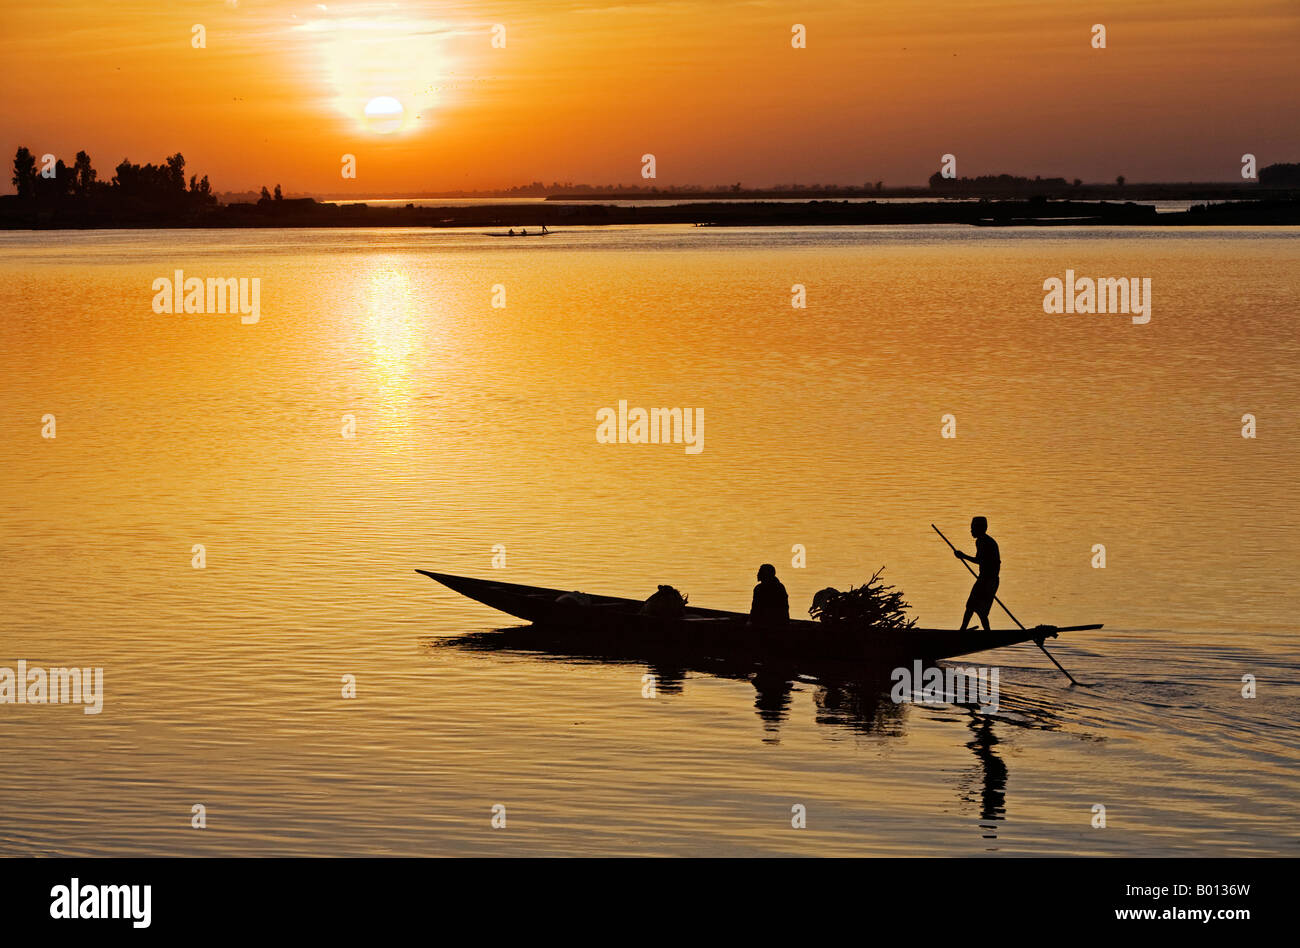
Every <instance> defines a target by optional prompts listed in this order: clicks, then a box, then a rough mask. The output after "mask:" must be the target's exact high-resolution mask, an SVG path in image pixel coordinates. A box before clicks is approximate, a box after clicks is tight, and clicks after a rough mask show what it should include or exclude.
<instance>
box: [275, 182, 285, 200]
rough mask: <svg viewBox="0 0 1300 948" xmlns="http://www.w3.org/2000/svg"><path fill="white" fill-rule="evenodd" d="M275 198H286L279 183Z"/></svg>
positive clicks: (276, 187)
mask: <svg viewBox="0 0 1300 948" xmlns="http://www.w3.org/2000/svg"><path fill="white" fill-rule="evenodd" d="M275 199H276V200H277V201H283V200H284V193H283V192H282V191H281V190H280V186H279V185H278V184H277V185H276V186H275Z"/></svg>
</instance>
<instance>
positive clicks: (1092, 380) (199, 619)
mask: <svg viewBox="0 0 1300 948" xmlns="http://www.w3.org/2000/svg"><path fill="white" fill-rule="evenodd" d="M0 250H2V251H3V252H2V253H0V311H2V313H3V316H2V317H0V369H2V371H0V398H2V400H3V406H4V410H3V412H2V413H0V461H3V464H2V465H0V489H2V490H3V493H4V496H5V498H6V502H5V503H4V504H3V505H2V506H0V531H2V535H3V543H2V545H0V550H2V553H3V557H4V564H3V565H4V568H3V570H0V601H2V602H3V605H4V611H5V620H4V623H3V626H2V628H3V632H0V646H2V647H0V666H7V667H10V668H16V667H17V663H18V662H19V661H20V660H21V661H25V662H26V663H27V664H28V666H39V667H44V668H51V667H66V666H74V665H75V666H78V667H88V668H95V667H97V668H102V669H103V676H104V677H103V681H104V685H103V696H102V700H103V704H102V710H101V711H100V712H99V713H98V714H85V713H83V709H82V708H80V707H77V706H75V705H67V704H44V705H42V704H30V703H24V704H0V746H3V747H4V750H5V754H6V758H7V760H6V766H5V767H4V768H0V853H3V854H6V855H13V854H49V855H163V854H198V855H212V854H262V855H272V854H318V855H350V854H374V855H386V854H392V855H469V854H487V855H493V854H501V855H505V854H511V855H558V854H565V855H577V854H599V855H647V854H691V855H780V854H798V855H818V854H820V855H931V854H937V855H968V854H983V853H997V854H1006V855H1014V854H1061V855H1074V854H1112V853H1123V854H1131V855H1148V854H1150V855H1184V854H1187V855H1190V854H1214V855H1245V854H1294V853H1295V852H1296V851H1297V834H1296V831H1295V827H1296V825H1297V820H1298V818H1300V801H1298V796H1300V795H1298V794H1297V793H1296V790H1297V763H1298V758H1300V739H1298V735H1300V711H1298V710H1297V708H1298V699H1300V687H1298V686H1297V684H1296V667H1297V660H1298V658H1300V648H1297V639H1296V632H1295V625H1294V621H1295V615H1296V612H1297V606H1298V605H1300V602H1298V599H1300V597H1297V595H1296V592H1295V589H1296V580H1297V576H1300V541H1298V533H1297V527H1298V525H1300V516H1298V515H1297V511H1296V500H1295V471H1296V470H1297V466H1298V462H1300V423H1298V420H1297V408H1298V406H1300V373H1298V371H1297V364H1298V363H1297V355H1298V351H1297V350H1298V349H1300V342H1298V337H1297V333H1296V330H1295V319H1296V315H1297V303H1298V302H1300V230H1297V229H1294V228H1285V229H1234V230H1216V229H1190V228H1168V229H1161V228H1152V229H1144V230H1138V229H1125V230H1106V229H1077V230H1076V229H1070V230H1066V229H1051V230H1041V229H1014V228H1013V229H998V230H994V231H989V230H978V229H970V228H961V227H946V226H942V227H897V228H872V227H862V228H836V229H831V228H826V229H822V228H793V229H743V228H726V229H722V228H708V229H695V228H689V227H616V228H606V229H600V228H591V229H573V230H567V231H562V232H560V233H556V234H554V235H552V236H550V237H547V238H545V239H544V240H531V239H530V240H509V239H496V238H491V237H486V236H482V235H479V234H473V233H462V232H429V231H421V230H404V229H402V230H398V229H394V230H339V229H330V230H283V231H277V230H257V231H236V230H221V231H201V230H197V231H115V232H58V233H4V234H0ZM1067 269H1071V270H1074V271H1075V273H1076V274H1077V275H1078V276H1084V275H1088V276H1092V277H1123V278H1133V277H1137V278H1150V280H1151V287H1152V289H1151V304H1152V305H1151V316H1150V321H1149V322H1147V323H1145V324H1135V323H1134V322H1133V320H1132V319H1131V318H1130V316H1128V315H1122V314H1120V315H1115V314H1107V315H1100V314H1095V315H1085V314H1074V315H1048V314H1045V313H1044V311H1043V296H1044V290H1043V281H1044V280H1045V279H1047V278H1049V277H1053V276H1056V277H1061V278H1064V276H1065V272H1066V270H1067ZM176 270H182V271H183V272H184V274H185V275H186V276H187V277H193V276H197V277H201V278H208V277H216V278H228V277H229V278H236V279H239V278H245V279H249V280H252V279H257V280H259V281H260V283H259V286H260V298H259V311H258V314H257V316H258V318H257V322H255V323H245V322H243V321H241V319H240V318H239V316H238V315H231V314H224V315H223V314H182V315H177V314H157V313H155V312H154V310H153V307H152V302H153V300H154V297H155V291H154V289H153V283H154V281H155V279H157V278H161V277H167V278H171V277H172V275H173V274H174V272H175V271H176ZM795 284H800V285H802V286H803V287H804V291H805V293H806V302H807V305H806V307H805V308H794V307H792V305H791V299H792V287H793V286H794V285H795ZM494 301H495V302H496V303H497V304H500V303H503V302H504V305H495V306H494V305H493V304H494ZM620 401H626V402H627V403H628V405H629V406H633V407H636V406H643V407H647V408H650V407H680V408H683V409H700V410H702V412H703V418H704V426H703V431H702V442H701V445H702V450H700V451H699V452H698V453H688V452H687V451H685V450H684V446H683V445H682V444H673V443H667V444H601V443H598V441H597V439H596V413H597V412H598V411H599V410H600V409H602V408H607V407H608V408H617V406H618V403H619V402H620ZM1247 414H1249V415H1252V416H1253V417H1254V419H1255V421H1254V423H1255V426H1256V429H1255V437H1253V438H1246V437H1243V436H1242V430H1243V416H1244V415H1247ZM47 416H53V420H52V421H51V420H50V419H49V418H48V417H47ZM945 416H951V418H950V419H948V422H947V424H948V429H949V433H952V430H953V428H954V426H955V434H956V437H943V436H942V435H943V431H944V425H945ZM51 426H52V430H51ZM353 427H354V429H355V433H354V435H353V436H352V437H345V436H344V432H345V430H349V429H352V428H353ZM43 432H44V433H45V434H47V435H48V434H51V433H52V434H54V437H52V438H51V437H43ZM973 514H982V515H985V516H987V517H988V520H989V524H990V532H991V533H992V535H993V536H995V537H996V538H997V540H998V542H999V543H1000V544H1001V550H1002V560H1003V567H1002V585H1001V590H1000V595H1001V597H1002V598H1003V600H1004V601H1005V602H1006V603H1007V605H1008V606H1009V607H1010V608H1011V609H1012V610H1014V611H1015V613H1016V615H1017V616H1018V617H1019V618H1020V619H1022V620H1023V621H1025V622H1026V623H1028V624H1034V623H1039V622H1051V623H1055V624H1059V625H1066V624H1078V623H1086V622H1104V623H1105V628H1104V629H1103V630H1101V631H1099V632H1087V633H1079V634H1077V635H1064V636H1062V638H1061V640H1060V641H1059V642H1057V643H1055V644H1053V645H1051V646H1050V647H1051V648H1052V651H1053V653H1054V654H1055V655H1056V656H1057V657H1058V658H1059V659H1060V661H1061V662H1062V663H1063V664H1064V665H1065V666H1066V668H1068V669H1070V670H1071V671H1072V672H1073V673H1074V674H1075V676H1076V677H1077V678H1079V679H1080V680H1081V681H1082V682H1083V683H1084V685H1083V686H1080V687H1071V686H1070V685H1069V683H1068V682H1067V681H1066V680H1065V679H1064V677H1063V676H1061V675H1060V674H1059V673H1058V672H1057V671H1056V670H1055V669H1054V668H1053V667H1052V666H1051V665H1050V664H1049V663H1048V662H1047V660H1046V659H1045V658H1044V657H1043V656H1042V654H1041V653H1039V652H1038V651H1037V649H1035V648H1034V647H1033V646H1032V645H1031V646H1017V647H1013V648H1009V649H1004V650H1001V651H996V652H991V653H985V654H983V655H980V656H976V657H975V658H974V659H972V660H971V661H973V662H978V663H980V664H983V665H992V666H996V667H997V668H998V669H999V675H1000V677H999V682H1000V700H999V707H998V709H997V710H996V711H995V712H992V713H987V714H986V713H981V712H979V711H978V710H976V709H974V708H970V707H964V706H949V705H940V706H924V705H915V704H913V705H896V704H894V703H892V702H891V701H890V700H889V698H888V696H887V695H884V696H882V695H881V694H880V689H879V688H878V687H877V686H875V685H873V684H845V683H834V682H829V683H828V682H823V681H819V680H815V679H800V680H796V681H793V682H790V683H782V682H776V683H773V682H771V681H764V680H762V679H761V677H760V678H756V679H754V680H746V679H745V678H743V677H736V678H726V677H717V676H713V675H709V674H706V673H703V672H698V671H690V670H672V669H657V668H656V669H648V668H646V667H643V666H638V665H635V664H615V663H608V662H601V661H595V660H574V659H566V658H565V657H563V656H547V655H537V654H529V653H518V652H511V651H501V650H492V649H487V650H485V649H468V648H462V647H457V644H456V643H457V640H458V638H459V637H460V636H463V635H464V634H466V633H471V632H482V631H486V630H492V629H496V628H500V627H503V626H508V625H510V624H511V622H512V620H510V619H508V618H507V617H504V616H501V615H499V614H496V613H493V612H491V611H490V610H488V609H486V608H485V607H482V606H480V605H477V604H475V603H473V602H469V601H467V600H463V599H461V598H459V597H457V596H456V595H454V594H453V593H451V592H450V591H448V590H446V589H443V588H442V587H440V586H437V585H435V584H434V583H432V582H430V581H429V580H428V579H426V578H424V577H422V576H419V575H417V574H416V573H415V572H414V570H415V569H416V568H417V567H419V568H428V569H434V570H440V571H444V572H450V573H459V574H466V575H475V576H490V577H492V578H498V579H502V580H505V581H510V582H519V583H528V584H534V585H542V586H552V587H560V588H565V589H582V590H586V591H589V592H599V593H606V594H611V595H624V596H632V597H638V598H640V597H644V596H646V595H648V594H649V593H650V592H653V591H654V588H655V585H656V584H658V583H672V584H673V585H675V586H677V587H678V588H680V589H681V590H683V591H684V592H686V593H687V594H689V596H690V601H691V602H692V603H693V604H698V605H704V606H712V607H716V608H728V609H742V610H743V609H746V608H747V607H748V602H749V592H750V589H751V587H752V584H753V581H754V571H755V569H756V567H757V566H758V564H759V563H762V562H771V563H773V564H775V565H776V567H777V570H778V573H779V574H780V576H781V578H782V579H783V581H784V582H785V584H786V586H787V587H788V589H789V591H790V599H791V604H792V613H794V614H796V615H803V614H805V610H806V609H807V605H808V603H809V601H810V600H811V597H812V594H813V593H814V592H815V591H816V590H818V589H820V588H822V587H823V586H827V585H835V586H838V587H840V588H844V587H845V586H847V585H849V584H851V583H860V582H862V581H864V580H865V579H866V578H867V577H868V576H870V575H871V573H872V572H873V571H874V570H875V569H876V568H878V567H880V566H882V565H883V566H885V567H886V571H885V574H884V576H885V578H886V579H887V580H888V581H890V582H892V583H893V584H895V585H897V586H898V587H899V588H901V589H902V590H903V592H904V594H905V596H906V598H907V599H908V601H909V602H910V604H911V606H912V608H913V610H914V614H915V615H916V617H917V618H918V620H919V622H920V624H921V625H922V626H952V625H954V624H955V623H956V622H958V621H959V619H960V615H961V608H962V604H963V602H964V600H965V595H966V592H967V590H968V587H969V582H970V581H969V577H968V576H967V574H966V572H965V571H964V570H963V569H962V568H961V566H960V565H959V564H958V563H956V562H955V561H954V559H953V557H952V555H951V553H950V552H949V551H948V549H947V548H946V547H945V546H944V545H943V544H942V542H941V541H940V540H939V538H938V537H936V536H935V535H934V533H933V531H932V530H931V529H930V524H931V522H934V523H936V524H938V525H939V526H940V527H941V528H942V529H944V531H945V532H946V533H947V534H948V536H949V537H950V538H952V539H953V540H954V542H958V541H960V542H959V543H958V545H959V546H960V545H963V544H964V545H965V547H966V549H967V550H968V551H970V550H971V544H970V537H969V535H968V534H967V532H966V529H965V528H966V525H967V523H968V522H969V519H970V517H971V516H972V515H973ZM196 545H197V546H201V548H202V549H201V552H198V551H196ZM796 546H800V547H802V550H803V553H802V554H799V553H797V552H796V550H795V548H796ZM502 547H503V548H504V554H502V553H501V548H502ZM1098 547H1104V551H1105V566H1104V568H1099V565H1098V564H1099V560H1098V556H1099V553H1098V551H1097V548H1098ZM494 548H496V550H497V553H496V554H495V555H496V556H497V557H498V559H497V562H498V563H500V561H501V556H504V561H505V565H504V568H501V569H494V566H493V557H494ZM200 556H201V557H202V565H203V567H204V568H201V569H199V568H195V564H196V562H198V560H197V559H196V558H197V557H200ZM796 559H800V560H802V561H803V563H804V565H803V566H802V568H799V567H796V565H795V563H794V561H795V560H796ZM996 624H998V625H1005V624H1007V620H1006V619H1005V617H1000V618H999V619H998V620H997V622H996ZM647 673H650V674H654V675H656V676H657V679H656V680H657V684H658V687H657V689H656V691H655V696H654V697H653V698H647V697H644V696H643V695H644V693H645V692H644V690H643V688H644V678H643V676H644V675H646V674H647ZM0 674H2V672H0ZM347 676H352V680H354V681H355V697H343V691H344V689H345V687H347V686H346V685H345V683H344V679H345V677H347ZM1244 682H1245V683H1244ZM1252 683H1253V687H1254V692H1253V693H1254V696H1253V697H1246V696H1244V695H1243V689H1246V690H1247V691H1248V692H1249V688H1247V684H1252ZM196 806H201V807H202V808H204V809H203V811H202V812H203V813H204V816H205V819H206V826H205V827H204V828H195V827H194V826H193V825H192V821H193V820H194V819H195V817H194V813H195V812H196V811H195V809H194V808H195V807H196ZM494 807H504V813H505V814H506V825H505V826H504V827H498V828H494V827H493V825H492V821H493V808H494ZM800 807H801V808H802V810H803V812H804V813H805V814H806V826H802V827H800V828H795V827H794V826H792V813H796V812H798V808H800ZM1099 808H1104V817H1105V826H1104V827H1103V826H1101V825H1100V822H1101V816H1102V815H1103V811H1102V810H1101V809H1099ZM497 812H498V814H499V813H500V812H502V811H501V810H500V809H498V811H497ZM498 822H499V819H498ZM796 822H798V821H797V820H796Z"/></svg>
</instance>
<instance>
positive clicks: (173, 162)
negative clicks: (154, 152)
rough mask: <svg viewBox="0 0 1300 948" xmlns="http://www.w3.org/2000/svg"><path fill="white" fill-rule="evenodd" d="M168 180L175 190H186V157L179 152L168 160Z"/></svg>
mask: <svg viewBox="0 0 1300 948" xmlns="http://www.w3.org/2000/svg"><path fill="white" fill-rule="evenodd" d="M167 180H168V181H169V182H170V183H171V186H172V188H173V189H174V190H177V191H184V190H185V156H184V155H182V154H181V153H180V152H179V151H178V152H177V153H176V154H174V155H172V156H171V157H170V158H168V159H167Z"/></svg>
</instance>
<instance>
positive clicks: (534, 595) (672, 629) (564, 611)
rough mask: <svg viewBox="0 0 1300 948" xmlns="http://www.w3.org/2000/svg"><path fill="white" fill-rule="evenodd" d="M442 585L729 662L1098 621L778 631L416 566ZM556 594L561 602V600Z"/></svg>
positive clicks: (825, 656) (923, 651)
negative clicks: (1026, 626)
mask: <svg viewBox="0 0 1300 948" xmlns="http://www.w3.org/2000/svg"><path fill="white" fill-rule="evenodd" d="M416 572H417V573H421V574H422V575H424V576H428V577H429V578H430V579H433V580H436V581H437V582H439V583H442V585H444V586H446V587H447V588H448V589H451V590H454V591H455V592H458V593H460V594H461V595H462V596H466V597H468V598H469V599H474V600H476V601H478V602H481V603H483V604H484V605H486V606H491V607H492V608H493V609H496V610H498V611H500V612H504V613H506V614H507V615H512V616H515V617H516V618H519V619H524V620H526V621H528V622H532V623H534V624H535V625H536V626H538V627H541V628H542V629H544V631H545V633H546V634H547V635H549V636H550V637H551V638H553V639H554V640H555V641H556V642H557V644H560V643H563V644H567V645H570V646H571V647H573V648H574V649H576V650H584V649H591V650H603V649H608V648H609V647H610V646H615V645H616V646H618V647H619V649H620V650H624V651H627V650H630V649H635V650H639V651H641V652H644V653H647V654H650V653H655V654H665V653H670V654H675V655H682V656H700V657H707V658H713V659H719V660H737V661H790V662H796V663H802V662H835V663H844V662H849V663H854V664H867V663H872V664H877V665H878V664H880V663H881V662H884V661H896V662H897V661H911V660H913V659H922V660H932V661H933V660H938V659H944V658H956V657H958V656H960V655H970V654H972V653H974V652H984V651H987V650H989V649H995V648H1002V647H1003V646H1006V645H1017V644H1020V643H1022V642H1036V641H1040V640H1042V639H1044V638H1055V637H1056V635H1057V634H1058V633H1060V632H1083V631H1087V630H1091V629H1100V628H1101V625H1100V624H1098V625H1072V626H1061V627H1057V626H1050V625H1040V626H1038V627H1037V628H1033V629H1000V630H999V629H994V630H992V631H987V632H986V631H984V630H983V629H967V630H966V631H964V632H959V631H957V630H956V629H918V628H912V629H903V630H875V631H867V632H861V631H848V630H844V629H842V628H837V627H835V626H832V625H827V624H824V623H821V622H813V621H811V620H809V619H792V620H791V621H790V623H789V625H788V626H786V627H784V628H781V629H767V628H759V627H754V626H751V625H749V616H748V615H746V614H745V613H742V612H725V611H722V610H719V609H700V608H697V607H695V606H687V607H686V609H685V612H684V614H683V615H682V616H680V617H678V618H663V617H658V616H647V615H642V614H641V609H642V606H643V603H641V602H640V601H638V600H636V599H619V598H617V597H614V596H594V595H586V594H583V597H582V598H581V600H578V599H577V596H576V595H575V594H571V593H568V592H567V591H566V590H563V589H547V588H545V587H541V586H521V585H517V584H515V583H501V582H495V581H493V580H486V579H472V578H470V577H468V576H452V575H450V574H447V573H434V572H430V571H429V570H424V569H418V570H416ZM561 597H563V599H562V598H561Z"/></svg>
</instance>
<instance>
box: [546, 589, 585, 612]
mask: <svg viewBox="0 0 1300 948" xmlns="http://www.w3.org/2000/svg"><path fill="white" fill-rule="evenodd" d="M555 604H556V605H557V606H559V607H560V612H561V614H572V613H574V612H577V611H578V610H579V609H585V608H586V607H587V606H590V605H591V597H590V596H588V595H587V594H586V593H584V592H568V593H564V594H562V595H560V596H556V597H555Z"/></svg>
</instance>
